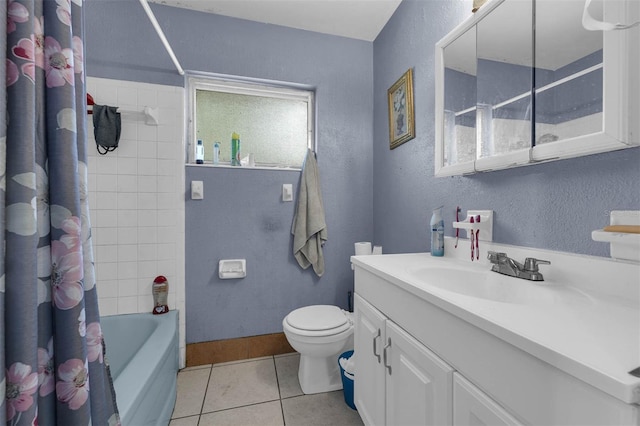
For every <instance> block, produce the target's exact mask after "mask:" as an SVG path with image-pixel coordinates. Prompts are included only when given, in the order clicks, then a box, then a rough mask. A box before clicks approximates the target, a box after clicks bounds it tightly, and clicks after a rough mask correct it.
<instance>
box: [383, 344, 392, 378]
mask: <svg viewBox="0 0 640 426" xmlns="http://www.w3.org/2000/svg"><path fill="white" fill-rule="evenodd" d="M389 348H391V337H389V343H387V344H386V345H385V346H384V348H382V358H383V359H384V366H385V367H386V369H387V370H389V375H391V364H387V349H389Z"/></svg>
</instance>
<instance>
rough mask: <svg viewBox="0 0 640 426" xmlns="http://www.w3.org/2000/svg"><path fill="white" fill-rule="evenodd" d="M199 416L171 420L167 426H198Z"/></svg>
mask: <svg viewBox="0 0 640 426" xmlns="http://www.w3.org/2000/svg"><path fill="white" fill-rule="evenodd" d="M198 421H200V416H189V417H180V418H179V419H171V421H170V422H169V426H198Z"/></svg>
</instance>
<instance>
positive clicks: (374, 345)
mask: <svg viewBox="0 0 640 426" xmlns="http://www.w3.org/2000/svg"><path fill="white" fill-rule="evenodd" d="M380 334H381V331H380V329H378V334H377V335H376V337H374V338H373V355H375V356H376V357H377V358H378V364H380V354H379V353H378V337H380Z"/></svg>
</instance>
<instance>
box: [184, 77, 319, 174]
mask: <svg viewBox="0 0 640 426" xmlns="http://www.w3.org/2000/svg"><path fill="white" fill-rule="evenodd" d="M187 88H188V94H189V136H188V139H187V140H188V141H189V144H188V163H191V164H192V163H195V162H196V161H195V154H196V143H197V141H198V140H201V141H202V143H203V146H204V164H205V165H206V164H209V165H211V164H214V144H215V143H218V145H219V156H218V163H217V164H218V165H219V166H230V165H231V157H232V148H231V139H232V135H233V134H234V133H235V134H238V135H239V136H240V159H241V163H242V166H243V167H260V168H301V167H302V163H303V161H304V157H305V154H306V152H307V148H311V149H312V150H315V131H314V115H315V113H314V92H313V91H312V90H308V89H306V88H299V87H294V86H293V85H292V86H286V85H272V84H268V83H263V82H256V81H253V80H252V81H244V80H233V79H229V78H218V77H202V76H191V77H189V78H188V80H187Z"/></svg>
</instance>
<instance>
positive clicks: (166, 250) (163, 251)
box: [158, 243, 176, 260]
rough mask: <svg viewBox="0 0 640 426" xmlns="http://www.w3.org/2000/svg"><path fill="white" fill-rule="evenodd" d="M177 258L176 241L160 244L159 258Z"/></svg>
mask: <svg viewBox="0 0 640 426" xmlns="http://www.w3.org/2000/svg"><path fill="white" fill-rule="evenodd" d="M175 258H176V245H175V244H174V243H168V244H158V260H169V259H175Z"/></svg>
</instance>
